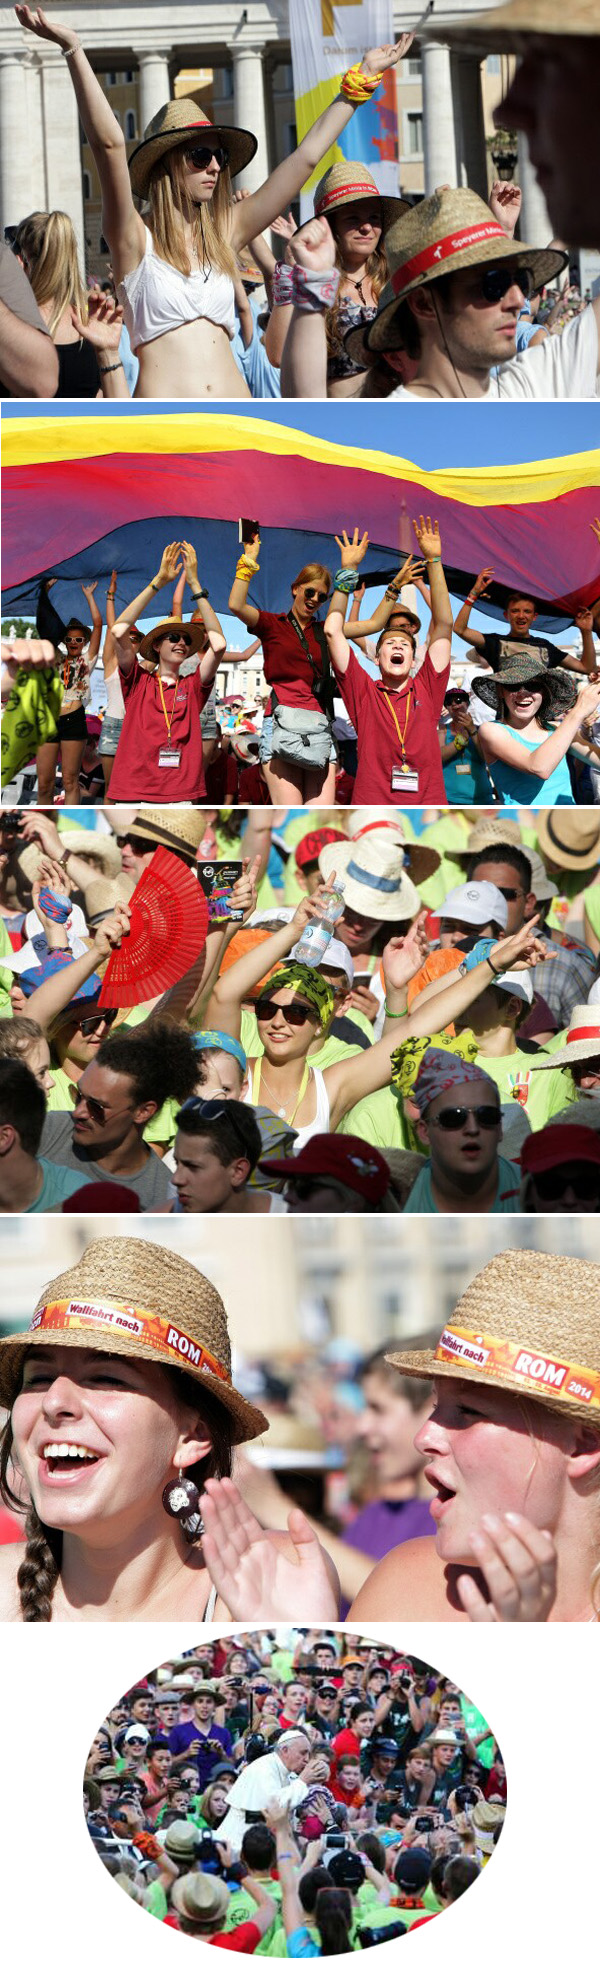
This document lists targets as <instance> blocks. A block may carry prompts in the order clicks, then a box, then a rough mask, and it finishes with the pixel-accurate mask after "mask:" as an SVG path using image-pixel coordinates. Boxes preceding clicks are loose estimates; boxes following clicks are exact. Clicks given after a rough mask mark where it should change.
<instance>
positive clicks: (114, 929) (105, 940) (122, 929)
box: [94, 905, 131, 961]
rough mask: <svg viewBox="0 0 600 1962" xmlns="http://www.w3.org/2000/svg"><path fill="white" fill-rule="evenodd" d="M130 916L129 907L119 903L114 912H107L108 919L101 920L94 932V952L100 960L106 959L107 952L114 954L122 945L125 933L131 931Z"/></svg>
mask: <svg viewBox="0 0 600 1962" xmlns="http://www.w3.org/2000/svg"><path fill="white" fill-rule="evenodd" d="M130 917H131V916H130V909H129V907H128V906H125V905H118V906H115V908H114V911H113V912H112V913H107V915H106V919H104V920H102V921H101V924H100V926H99V927H98V930H97V932H96V933H95V934H94V953H95V954H96V956H97V959H98V960H99V961H102V960H105V959H106V956H107V954H112V952H113V949H114V948H115V947H120V945H121V941H122V939H123V935H124V934H126V933H129V922H130Z"/></svg>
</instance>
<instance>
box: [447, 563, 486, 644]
mask: <svg viewBox="0 0 600 1962" xmlns="http://www.w3.org/2000/svg"><path fill="white" fill-rule="evenodd" d="M493 577H494V568H493V565H484V567H483V571H482V572H478V574H477V578H476V580H475V582H474V584H473V585H472V587H471V591H470V593H467V597H466V600H463V603H462V606H461V609H460V613H457V615H456V619H455V622H454V632H455V634H458V637H459V640H466V641H468V644H469V647H475V648H476V649H477V651H478V653H480V654H483V656H484V659H485V635H484V634H482V633H480V631H479V628H478V627H470V626H469V619H470V616H471V608H472V607H473V606H476V605H477V601H478V599H480V598H481V594H482V593H487V589H488V586H491V583H492V580H493ZM468 658H469V659H472V656H469V657H468ZM488 665H489V663H487V662H486V666H488Z"/></svg>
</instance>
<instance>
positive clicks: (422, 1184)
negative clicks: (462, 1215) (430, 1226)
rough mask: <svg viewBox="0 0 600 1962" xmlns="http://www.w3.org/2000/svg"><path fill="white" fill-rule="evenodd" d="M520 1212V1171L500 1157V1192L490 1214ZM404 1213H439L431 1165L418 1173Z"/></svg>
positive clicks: (506, 1159)
mask: <svg viewBox="0 0 600 1962" xmlns="http://www.w3.org/2000/svg"><path fill="white" fill-rule="evenodd" d="M520 1210H521V1201H520V1197H519V1174H518V1171H517V1170H516V1167H515V1166H514V1165H511V1164H510V1163H509V1160H508V1158H500V1157H499V1158H498V1191H497V1193H496V1197H495V1200H494V1204H493V1206H488V1212H490V1213H518V1212H520ZM404 1211H405V1213H437V1212H439V1207H438V1206H436V1203H435V1199H434V1197H433V1187H432V1179H431V1165H424V1166H423V1170H422V1172H418V1173H417V1177H416V1179H415V1183H414V1185H413V1188H412V1191H411V1192H410V1193H409V1196H408V1199H407V1201H406V1205H405V1207H404Z"/></svg>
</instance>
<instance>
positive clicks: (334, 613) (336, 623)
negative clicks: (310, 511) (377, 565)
mask: <svg viewBox="0 0 600 1962" xmlns="http://www.w3.org/2000/svg"><path fill="white" fill-rule="evenodd" d="M335 542H336V545H339V548H340V553H341V560H342V566H341V572H340V573H338V574H336V585H335V586H334V590H333V593H332V595H331V600H330V602H329V611H328V613H327V616H326V619H325V637H326V640H327V646H328V648H329V657H330V660H331V663H332V666H333V667H334V668H335V671H336V674H345V673H346V668H347V667H348V664H349V661H350V648H349V646H348V641H347V639H346V636H345V631H344V620H345V615H346V607H347V605H348V594H349V593H350V592H353V590H354V587H355V586H356V584H357V581H358V567H359V565H360V564H361V563H362V560H363V559H364V556H365V552H366V550H367V546H368V543H369V533H368V531H364V532H363V535H362V538H361V537H360V534H359V528H358V525H355V526H354V531H353V534H352V537H351V538H349V537H348V533H347V531H343V532H342V536H341V538H338V536H337V533H336V540H335ZM346 573H347V574H348V580H347V583H345V584H344V583H343V582H344V575H345V574H346ZM338 579H339V581H340V584H339V585H338V584H337V580H338Z"/></svg>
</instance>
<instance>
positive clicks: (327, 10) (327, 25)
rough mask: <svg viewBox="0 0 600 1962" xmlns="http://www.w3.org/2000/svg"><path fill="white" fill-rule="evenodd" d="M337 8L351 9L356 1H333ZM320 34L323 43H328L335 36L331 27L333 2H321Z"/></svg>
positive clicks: (323, 0) (329, 0) (331, 0)
mask: <svg viewBox="0 0 600 1962" xmlns="http://www.w3.org/2000/svg"><path fill="white" fill-rule="evenodd" d="M335 3H336V6H337V7H353V6H355V4H356V0H335ZM321 32H322V35H323V40H324V41H330V40H332V39H333V36H334V34H335V28H334V25H333V0H321Z"/></svg>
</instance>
